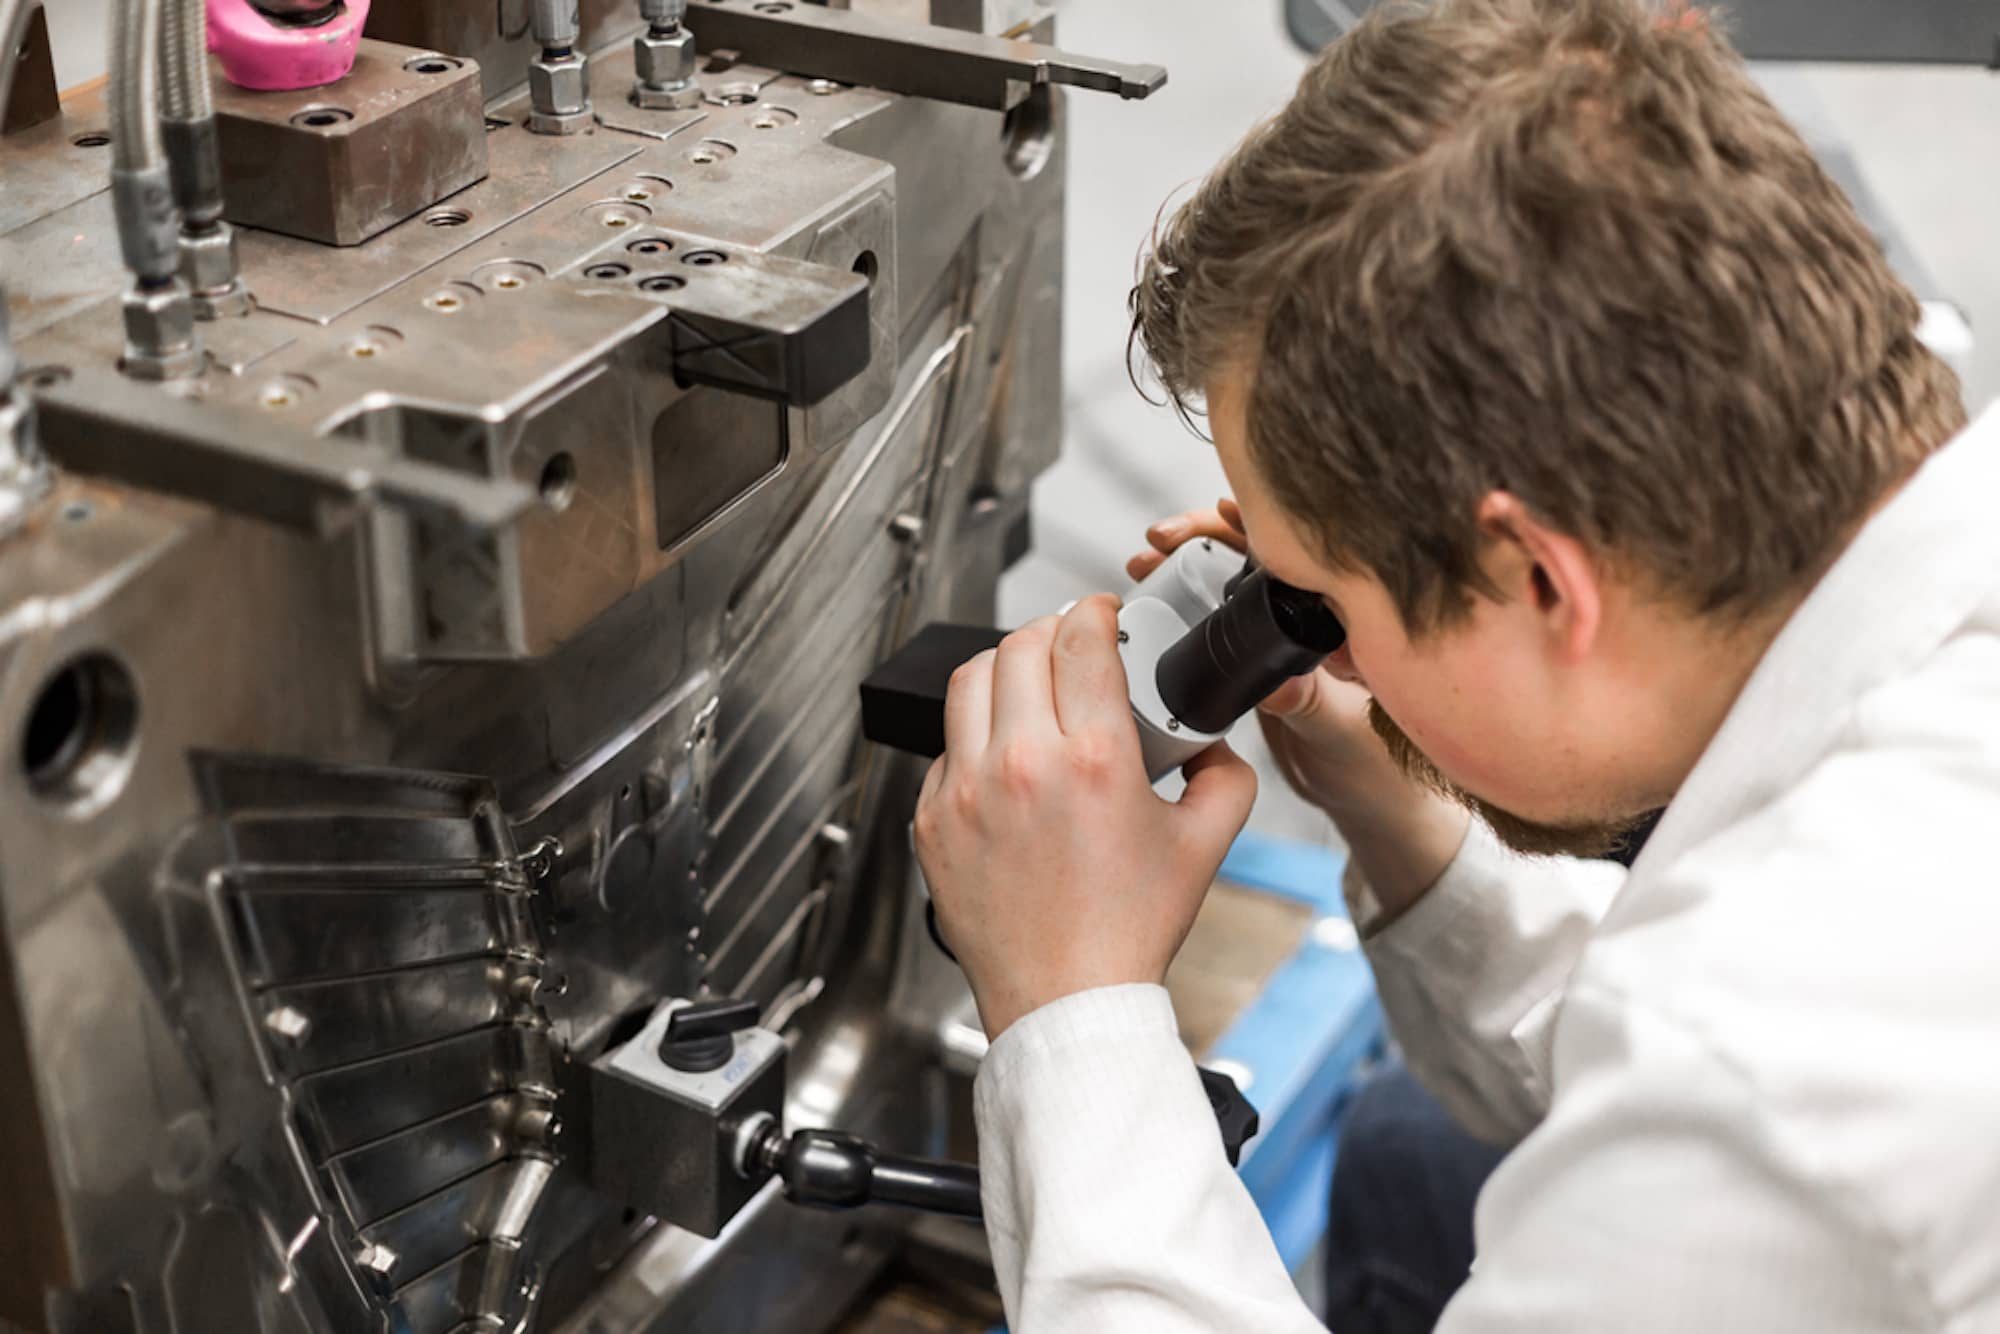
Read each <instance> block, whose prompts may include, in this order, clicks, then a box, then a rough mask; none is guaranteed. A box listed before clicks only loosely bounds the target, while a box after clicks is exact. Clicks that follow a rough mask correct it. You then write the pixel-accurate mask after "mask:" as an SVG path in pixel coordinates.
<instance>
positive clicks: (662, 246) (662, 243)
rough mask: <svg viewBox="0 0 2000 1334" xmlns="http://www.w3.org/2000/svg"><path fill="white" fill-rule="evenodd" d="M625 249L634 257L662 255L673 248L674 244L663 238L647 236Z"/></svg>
mask: <svg viewBox="0 0 2000 1334" xmlns="http://www.w3.org/2000/svg"><path fill="white" fill-rule="evenodd" d="M625 248H626V249H627V250H629V251H631V252H632V253H633V254H635V255H664V254H666V253H667V252H668V251H669V250H672V249H673V248H674V243H673V242H672V241H669V240H667V239H666V238H665V237H663V236H648V237H644V238H642V239H640V240H637V241H634V242H633V243H632V244H631V245H628V246H626V247H625Z"/></svg>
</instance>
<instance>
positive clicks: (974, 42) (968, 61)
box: [686, 0, 1167, 111]
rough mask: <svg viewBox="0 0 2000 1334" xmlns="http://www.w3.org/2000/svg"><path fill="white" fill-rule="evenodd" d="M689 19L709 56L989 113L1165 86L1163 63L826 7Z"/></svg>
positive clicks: (739, 7) (703, 0)
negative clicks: (1061, 95)
mask: <svg viewBox="0 0 2000 1334" xmlns="http://www.w3.org/2000/svg"><path fill="white" fill-rule="evenodd" d="M686 22H687V25H688V27H689V28H691V29H693V30H694V34H695V36H696V37H697V38H699V39H700V41H701V46H702V49H703V50H704V51H719V50H724V49H728V50H733V51H736V52H739V53H740V55H741V58H742V59H743V60H744V61H745V62H747V63H749V64H753V65H768V66H770V67H771V68H773V69H781V70H787V71H789V72H791V73H794V74H804V75H809V76H811V77H814V78H821V79H837V80H839V81H840V82H842V83H856V84H863V85H866V86H867V87H870V88H880V89H882V90H884V91H885V92H892V93H906V94H909V95H910V96H913V97H929V98H933V99H935V100H937V101H940V102H958V103H962V104H964V105H966V106H974V107H985V108H987V109H988V110H991V111H1010V110H1012V109H1013V108H1014V107H1016V106H1019V105H1020V104H1021V103H1022V102H1025V101H1027V99H1028V95H1029V94H1030V93H1031V92H1032V91H1033V90H1034V89H1035V88H1036V87H1037V86H1039V85H1042V84H1065V85H1067V86H1069V87H1072V88H1086V89H1090V90H1091V91H1094V92H1101V93H1116V94H1118V95H1119V96H1120V97H1127V98H1137V97H1146V96H1148V95H1150V94H1152V93H1156V92H1158V91H1159V90H1160V88H1161V87H1162V86H1163V85H1164V84H1165V83H1166V81H1167V72H1166V70H1164V69H1162V68H1161V67H1160V66H1158V65H1125V64H1120V63H1118V62H1117V61H1112V60H1098V59H1094V58H1092V57H1090V56H1078V55H1072V54H1070V53H1069V52H1067V51H1061V50H1058V49H1056V48H1055V47H1053V46H1042V45H1039V44H1038V43H1035V42H1025V41H1015V40H1012V39H1010V38H1006V37H990V36H987V35H985V34H983V33H971V32H960V31H958V30H957V29H955V28H939V27H933V26H931V25H929V24H922V23H898V22H895V21H894V20H892V19H883V18H877V17H874V16H873V15H870V14H865V13H859V12H857V11H855V10H851V9H832V8H829V7H827V6H824V5H811V4H799V3H791V4H760V5H748V4H744V3H743V0H695V3H693V4H691V5H689V6H688V13H687V20H686Z"/></svg>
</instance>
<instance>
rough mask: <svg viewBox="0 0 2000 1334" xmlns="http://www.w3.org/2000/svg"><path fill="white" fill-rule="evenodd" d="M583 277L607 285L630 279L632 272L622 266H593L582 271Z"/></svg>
mask: <svg viewBox="0 0 2000 1334" xmlns="http://www.w3.org/2000/svg"><path fill="white" fill-rule="evenodd" d="M583 276H584V277H586V278H596V279H598V280H599V281H600V282H607V283H609V282H616V281H618V280H619V279H620V278H629V277H631V276H632V270H631V269H630V268H628V267H626V266H625V265H623V264H593V265H591V266H590V267H589V268H587V269H585V270H584V271H583Z"/></svg>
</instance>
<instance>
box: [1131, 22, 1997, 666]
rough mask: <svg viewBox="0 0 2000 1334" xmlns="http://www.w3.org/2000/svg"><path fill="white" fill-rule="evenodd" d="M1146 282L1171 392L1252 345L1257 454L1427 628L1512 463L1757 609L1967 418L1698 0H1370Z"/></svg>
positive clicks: (1183, 400) (1161, 243)
mask: <svg viewBox="0 0 2000 1334" xmlns="http://www.w3.org/2000/svg"><path fill="white" fill-rule="evenodd" d="M1131 308H1132V321H1133V338H1134V345H1135V350H1136V349H1138V348H1143V350H1144V352H1145V353H1146V354H1147V356H1149V357H1150V359H1151V361H1152V363H1153V365H1154V367H1155V368H1156V369H1157V371H1158V374H1159V376H1160V379H1161V381H1162V382H1163V383H1164V385H1165V386H1166V388H1167V390H1168V392H1169V394H1170V395H1171V396H1172V397H1173V398H1174V400H1175V402H1176V403H1177V405H1179V406H1180V407H1181V408H1182V410H1183V412H1184V413H1187V412H1193V411H1196V410H1197V408H1196V406H1195V405H1196V404H1197V403H1198V401H1199V399H1200V397H1201V395H1202V393H1203V390H1204V387H1205V385H1206V384H1207V383H1208V382H1209V381H1210V379H1211V378H1212V377H1214V376H1216V375H1217V374H1218V373H1221V372H1226V371H1232V370H1234V371H1240V372H1241V373H1243V374H1246V375H1247V376H1248V377H1249V380H1248V385H1249V391H1248V394H1247V400H1246V402H1247V409H1246V425H1247V429H1248V449H1249V451H1250V456H1251V458H1252V460H1253V461H1254V463H1255V465H1256V467H1257V468H1258V469H1259V471H1260V474H1261V475H1262V476H1263V478H1264V479H1265V480H1266V482H1267V483H1268V484H1269V485H1270V486H1271V487H1272V489H1273V490H1274V492H1275V493H1276V495H1277V496H1278V497H1279V499H1280V502H1281V503H1282V504H1283V505H1284V506H1285V507H1286V509H1287V510H1288V511H1289V513H1290V514H1291V515H1292V516H1293V517H1294V518H1295V519H1296V520H1297V521H1298V522H1299V524H1300V526H1301V527H1302V528H1303V529H1304V530H1305V531H1306V532H1307V533H1309V534H1312V535H1313V536H1315V537H1316V538H1317V540H1318V543H1319V545H1320V547H1321V549H1322V554H1323V555H1324V556H1325V557H1326V558H1328V559H1329V560H1330V561H1332V562H1333V563H1335V564H1336V565H1337V566H1341V567H1345V568H1350V569H1366V570H1368V571H1372V572H1373V573H1374V574H1375V575H1376V576H1377V577H1379V578H1380V579H1381V580H1382V581H1383V583H1384V584H1385V585H1386V586H1387V588H1388V590H1389V592H1390V594H1391V595H1392V597H1393V598H1394V599H1395V602H1396V604H1397V606H1398V608H1399V610H1400V611H1401V613H1402V615H1403V618H1404V620H1405V621H1406V622H1407V623H1408V625H1409V626H1410V628H1411V629H1412V630H1413V631H1417V632H1421V631H1424V630H1427V629H1430V628H1434V627H1437V626H1440V625H1443V624H1448V623H1450V622H1452V621H1453V620H1455V619H1456V618H1458V617H1459V616H1460V615H1462V614H1463V612H1464V611H1465V610H1466V609H1467V608H1468V607H1469V606H1470V598H1471V596H1472V594H1473V593H1475V592H1484V593H1488V594H1491V593H1492V592H1493V591H1494V590H1492V589H1490V588H1488V587H1487V586H1486V585H1485V583H1484V581H1483V579H1482V575H1481V566H1480V563H1479V552H1480V546H1481V536H1480V533H1479V531H1478V529H1477V527H1476V525H1475V522H1474V514H1475V507H1476V505H1477V502H1478V500H1479V498H1480V497H1481V496H1482V495H1484V494H1485V493H1487V492H1489V491H1492V490H1494V489H1505V490H1507V491H1510V492H1512V493H1513V494H1514V495H1516V496H1517V497H1518V498H1519V499H1520V500H1521V501H1522V502H1523V503H1525V504H1526V505H1527V506H1528V508H1529V509H1530V510H1531V511H1532V512H1533V513H1534V514H1535V515H1536V516H1537V517H1538V518H1539V519H1540V520H1541V521H1543V522H1545V523H1547V524H1550V525H1552V526H1554V527H1556V528H1558V529H1560V530H1562V531H1565V532H1568V533H1570V534H1572V535H1574V536H1576V537H1578V538H1580V539H1583V540H1585V541H1587V542H1588V543H1590V544H1591V545H1592V546H1593V548H1594V549H1596V550H1597V551H1599V552H1600V553H1601V554H1602V555H1603V556H1604V557H1605V559H1607V560H1608V561H1611V562H1614V563H1616V564H1617V565H1618V566H1619V567H1620V568H1622V569H1625V570H1628V571H1631V572H1633V573H1635V574H1637V575H1639V576H1642V577H1644V578H1646V579H1647V580H1648V581H1649V582H1650V583H1651V584H1652V585H1654V586H1656V588H1657V591H1658V592H1659V593H1661V594H1663V595H1666V596H1669V597H1671V598H1673V599H1674V600H1675V601H1677V602H1680V603H1683V604H1684V605H1686V606H1687V607H1688V608H1690V609H1692V610H1695V611H1699V612H1702V613H1716V614H1724V615H1734V616H1754V615H1756V614H1757V613H1758V612H1759V611H1760V610H1762V609H1765V608H1768V607H1772V606H1775V605H1778V604H1780V603H1781V602H1782V601H1783V600H1784V599H1786V598H1788V597H1791V596H1796V595H1797V594H1798V593H1800V592H1802V591H1803V588H1804V587H1805V586H1807V585H1809V584H1810V582H1811V581H1812V580H1814V579H1816V578H1817V576H1818V575H1819V573H1820V572H1821V571H1823V569H1824V568H1825V566H1826V565H1827V564H1828V563H1829V562H1830V561H1831V560H1832V558H1833V557H1834V556H1835V555H1836V554H1837V553H1838V551H1839V550H1840V549H1841V547H1842V546H1843V545H1844V543H1845V541H1846V539H1847V537H1848V535H1849V534H1851V532H1852V531H1853V529H1854V527H1855V526H1856V525H1857V524H1858V523H1859V522H1860V520H1861V519H1862V518H1863V517H1864V516H1865V515H1866V514H1867V513H1868V511H1869V509H1870V508H1871V506H1872V505H1873V504H1874V503H1875V502H1876V501H1877V500H1878V498H1880V497H1881V496H1882V495H1883V494H1885V492H1887V491H1888V490H1889V489H1890V488H1892V487H1893V486H1894V485H1895V484H1896V483H1897V482H1898V481H1900V480H1901V479H1902V478H1903V477H1905V476H1907V475H1908V473H1909V472H1910V471H1911V470H1912V469H1913V468H1914V467H1915V466H1916V465H1917V464H1918V463H1919V462H1920V461H1921V460H1922V458H1923V457H1924V456H1925V455H1926V454H1928V453H1929V452H1931V451H1932V450H1934V449H1935V448H1937V447H1938V446H1939V445H1941V444H1942V443H1943V442H1944V441H1945V440H1947V439H1948V438H1949V437H1950V436H1951V435H1952V434H1953V433H1954V432H1956V431H1957V430H1958V429H1959V428H1960V427H1962V426H1963V424H1964V421H1965V413H1964V408H1963V404H1962V400H1961V397H1960V390H1959V385H1958V381H1957V377H1956V376H1955V375H1954V374H1953V373H1952V371H1951V370H1950V368H1949V367H1948V366H1946V365H1945V364H1944V363H1943V362H1942V361H1941V360H1939V359H1938V358H1937V357H1936V356H1935V355H1933V354H1932V353H1931V351H1930V350H1929V349H1927V348H1926V347H1925V346H1924V345H1923V344H1922V343H1920V342H1919V341H1918V340H1917V336H1916V328H1917V323H1918V317H1919V310H1918V305H1917V302H1916V300H1915V299H1914V298H1913V297H1912V296H1911V295H1910V293H1909V291H1908V290H1907V289H1906V288H1905V287H1904V286H1903V284H1902V283H1901V282H1900V281H1898V280H1897V278H1896V276H1895V275H1894V274H1893V273H1891V272H1890V269H1889V266H1888V264H1887V262H1886V260H1885V259H1884V257H1883V254H1882V249H1881V247H1880V245H1879V244H1878V243H1877V242H1876V240H1875V238H1874V237H1873V236H1871V235H1870V234H1869V232H1868V230H1867V228H1866V227H1864V226H1863V225H1862V223H1861V221H1860V219H1859V218H1858V217H1857V216H1856V215H1855V212H1854V209H1853V206H1852V205H1851V204H1850V203H1849V202H1848V200H1847V198H1846V197H1845V195H1843V194H1842V193H1841V191H1840V189H1839V188H1838V187H1837V186H1836V185H1835V184H1834V183H1833V181H1832V180H1831V179H1830V178H1829V177H1828V176H1827V174H1826V173H1825V172H1824V171H1823V170H1822V169H1821V168H1820V165H1819V164H1818V162H1816V161H1815V160H1814V158H1813V155H1812V153H1811V152H1810V151H1809V150H1808V149H1807V148H1806V145H1805V144H1804V142H1803V141H1802V140H1801V139H1800V138H1799V136H1798V134H1797V133H1796V132H1795V131H1794V130H1793V129H1792V127H1791V126H1790V125H1789V124H1788V123H1787V122H1786V121H1785V119H1784V117H1783V116H1781V115H1780V114H1779V113H1778V111H1777V110H1776V109H1775V108H1774V107H1773V106H1772V105H1771V103H1770V101H1769V100H1768V99H1766V98H1765V96H1764V94H1763V93H1762V92H1761V91H1760V90H1759V89H1758V88H1757V86H1756V84H1755V83H1754V82H1753V81H1752V80H1751V78H1750V75H1749V73H1748V71H1747V70H1746V69H1745V67H1744V65H1743V63H1742V61H1741V60H1740V59H1739V58H1738V57H1737V56H1736V54H1735V53H1734V52H1733V51H1732V50H1731V49H1730V47H1729V46H1728V44H1727V42H1726V41H1725V40H1724V39H1723V38H1722V37H1721V36H1720V35H1718V33H1717V32H1716V28H1715V23H1714V21H1713V20H1712V19H1711V18H1710V17H1709V16H1708V15H1707V14H1706V13H1705V12H1704V11H1701V10H1697V9H1691V8H1688V7H1686V6H1673V7H1661V6H1656V5H1649V4H1645V3H1641V2H1640V0H1443V2H1442V3H1438V4H1435V5H1428V6H1421V7H1419V6H1411V5H1394V4H1392V5H1388V6H1385V7H1383V8H1380V9H1377V10H1375V11H1373V12H1372V13H1370V14H1369V15H1368V17H1367V18H1366V19H1365V20H1364V21H1362V22H1361V23H1360V25H1359V26H1358V27H1356V28H1355V29H1354V30H1353V31H1352V32H1351V33H1349V34H1348V35H1347V36H1346V37H1344V38H1343V39H1342V40H1341V41H1339V42H1338V43H1336V44H1335V45H1334V46H1333V47H1332V48H1330V49H1329V50H1328V51H1327V52H1326V53H1325V54H1324V55H1322V56H1321V57H1320V58H1319V59H1318V60H1317V61H1316V62H1315V63H1314V64H1313V66H1312V67H1311V68H1310V69H1309V70H1308V71H1307V72H1306V75H1305V77H1304V79H1303V80H1302V81H1301V83H1300V85H1299V88H1298V91H1297V93H1296V94H1295V95H1294V96H1293V98H1292V100H1291V102H1290V103H1289V104H1288V105H1287V106H1286V107H1285V109H1284V110H1283V111H1282V112H1281V113H1279V114H1278V115H1277V116H1276V117H1275V118H1274V119H1272V120H1271V121H1269V122H1268V123H1266V124H1264V125H1263V126H1261V127H1260V128H1259V129H1257V130H1256V131H1255V132H1254V133H1253V134H1251V135H1250V137H1249V138H1248V139H1247V140H1246V141H1245V142H1244V143H1243V144H1242V146H1241V147H1239V148H1238V149H1237V150H1236V152H1235V153H1234V154H1232V155H1231V156H1230V157H1229V158H1228V159H1227V160H1226V161H1225V162H1223V163H1222V164H1221V165H1220V166H1219V167H1217V168H1216V170H1215V171H1214V172H1213V173H1212V174H1211V175H1210V176H1209V177H1208V179H1207V180H1206V181H1205V182H1204V183H1203V184H1202V185H1201V186H1200V187H1199V189H1198V190H1197V191H1196V192H1195V194H1194V195H1193V196H1192V198H1190V199H1189V200H1188V201H1187V203H1186V204H1184V205H1183V206H1182V207H1181V208H1180V209H1179V210H1178V211H1177V212H1175V213H1174V214H1173V215H1172V216H1171V218H1170V219H1169V220H1168V221H1167V222H1166V223H1165V224H1164V226H1163V227H1162V228H1160V229H1158V231H1157V233H1156V236H1155V238H1154V241H1153V244H1152V249H1151V253H1150V254H1149V255H1147V256H1145V257H1144V258H1143V260H1142V272H1141V275H1140V278H1139V281H1138V284H1137V286H1135V287H1134V289H1133V291H1132V297H1131Z"/></svg>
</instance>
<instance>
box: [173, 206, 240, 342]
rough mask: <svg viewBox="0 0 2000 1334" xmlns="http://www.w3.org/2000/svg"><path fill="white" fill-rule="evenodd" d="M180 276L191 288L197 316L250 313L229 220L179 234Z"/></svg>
mask: <svg viewBox="0 0 2000 1334" xmlns="http://www.w3.org/2000/svg"><path fill="white" fill-rule="evenodd" d="M181 277H182V278H183V279H185V280H186V282H187V285H188V286H189V287H191V288H193V289H194V313H195V318H196V319H201V320H213V319H219V318H222V317H225V316H235V315H247V314H249V313H250V291H249V289H248V288H246V287H245V286H244V285H243V278H242V272H241V269H240V267H239V266H238V264H237V258H236V229H235V228H234V227H231V226H230V225H229V224H228V223H222V224H219V225H218V226H216V227H215V228H214V229H213V230H212V231H207V232H200V233H189V232H183V233H182V234H181Z"/></svg>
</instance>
